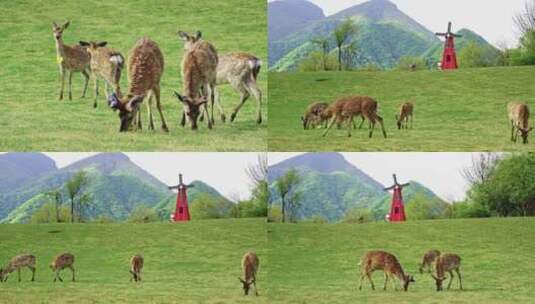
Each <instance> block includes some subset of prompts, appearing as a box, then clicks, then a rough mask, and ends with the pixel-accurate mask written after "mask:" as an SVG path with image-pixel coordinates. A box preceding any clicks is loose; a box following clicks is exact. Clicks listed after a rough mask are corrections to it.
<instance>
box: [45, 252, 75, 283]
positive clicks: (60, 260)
mask: <svg viewBox="0 0 535 304" xmlns="http://www.w3.org/2000/svg"><path fill="white" fill-rule="evenodd" d="M73 264H74V255H72V254H70V253H62V254H59V255H57V256H56V257H55V258H54V260H52V263H50V269H52V271H53V272H54V273H55V276H54V282H56V280H60V282H63V279H62V278H61V276H60V275H59V273H60V272H61V271H62V270H63V269H65V268H69V269H70V270H71V271H72V281H73V282H74V281H75V278H74V265H73Z"/></svg>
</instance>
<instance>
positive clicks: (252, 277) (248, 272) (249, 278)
mask: <svg viewBox="0 0 535 304" xmlns="http://www.w3.org/2000/svg"><path fill="white" fill-rule="evenodd" d="M241 265H242V270H243V279H242V278H238V280H240V282H241V283H242V284H243V292H244V295H248V294H249V288H250V287H251V285H254V291H255V295H257V296H258V291H257V290H256V272H257V271H258V267H259V266H260V260H259V259H258V256H257V255H256V253H254V252H247V253H246V254H245V255H244V256H243V259H242V262H241Z"/></svg>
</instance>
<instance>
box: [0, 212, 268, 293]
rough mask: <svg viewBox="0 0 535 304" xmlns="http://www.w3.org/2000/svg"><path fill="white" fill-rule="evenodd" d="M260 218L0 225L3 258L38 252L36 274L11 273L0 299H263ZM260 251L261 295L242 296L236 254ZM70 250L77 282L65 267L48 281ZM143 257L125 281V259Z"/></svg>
mask: <svg viewBox="0 0 535 304" xmlns="http://www.w3.org/2000/svg"><path fill="white" fill-rule="evenodd" d="M265 231H266V224H265V220H264V219H250V220H249V219H241V220H208V221H198V222H191V223H188V224H163V223H161V224H101V225H99V224H82V225H79V224H74V225H70V224H59V225H58V224H50V225H18V224H11V225H0V263H1V264H2V266H3V265H4V263H6V262H7V260H8V259H9V258H10V257H12V256H14V255H16V254H20V253H21V252H31V253H32V254H34V255H36V257H37V272H36V281H35V282H29V279H30V278H31V274H30V271H29V270H27V269H24V270H23V272H22V277H23V282H21V283H19V282H17V274H16V273H13V274H12V275H11V277H10V278H9V280H8V281H7V282H5V283H2V284H0V303H268V301H267V296H266V293H267V291H266V285H267V283H266V281H267V270H266V269H268V268H269V263H270V262H269V259H268V258H267V257H266V256H267V253H268V252H267V251H268V248H267V242H266V233H265ZM248 250H256V252H257V254H258V256H259V258H260V263H261V265H260V270H259V272H258V278H257V280H258V291H259V293H260V296H259V297H255V296H249V297H244V296H243V290H242V286H241V283H240V282H239V281H238V279H237V277H238V276H241V258H242V256H243V254H244V253H245V252H246V251H248ZM63 251H69V252H72V253H73V254H74V255H75V267H76V269H77V281H76V282H71V281H70V278H71V274H70V271H69V270H65V271H64V273H63V279H64V282H56V283H53V282H52V280H53V274H52V271H51V270H50V269H49V268H48V265H49V263H50V261H51V260H52V258H53V256H54V255H55V254H57V253H60V252H63ZM136 253H141V254H142V255H143V256H144V258H145V266H144V268H143V272H142V275H143V281H142V282H141V283H138V284H136V283H134V282H130V281H129V276H130V274H129V272H128V270H129V259H130V257H131V256H132V255H133V254H136Z"/></svg>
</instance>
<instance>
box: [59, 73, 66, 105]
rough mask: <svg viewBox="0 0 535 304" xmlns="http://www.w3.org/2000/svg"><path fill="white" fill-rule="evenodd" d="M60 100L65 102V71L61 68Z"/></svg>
mask: <svg viewBox="0 0 535 304" xmlns="http://www.w3.org/2000/svg"><path fill="white" fill-rule="evenodd" d="M59 83H60V87H59V100H63V89H64V88H65V70H64V69H63V68H61V67H60V70H59Z"/></svg>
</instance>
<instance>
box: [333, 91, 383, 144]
mask: <svg viewBox="0 0 535 304" xmlns="http://www.w3.org/2000/svg"><path fill="white" fill-rule="evenodd" d="M377 107H378V104H377V101H375V100H374V99H373V98H371V97H367V96H364V97H362V96H348V97H343V98H340V99H338V100H337V101H335V102H334V103H333V104H331V105H330V106H329V107H328V108H327V109H326V110H325V112H326V114H325V115H330V116H331V121H330V122H329V125H328V126H327V129H326V130H325V132H324V133H323V137H325V136H327V133H328V132H329V130H330V129H331V128H332V126H333V124H334V123H339V124H340V123H343V122H344V121H346V122H347V123H348V136H349V137H351V126H354V125H355V121H354V118H355V117H358V116H362V117H363V122H364V119H366V120H368V121H369V122H370V132H369V135H368V137H369V138H372V136H373V131H374V129H375V124H376V123H377V122H379V124H380V125H381V130H382V131H383V136H384V138H387V135H386V131H385V128H384V124H383V118H382V117H381V116H379V115H378V114H377ZM361 126H362V123H361Z"/></svg>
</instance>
